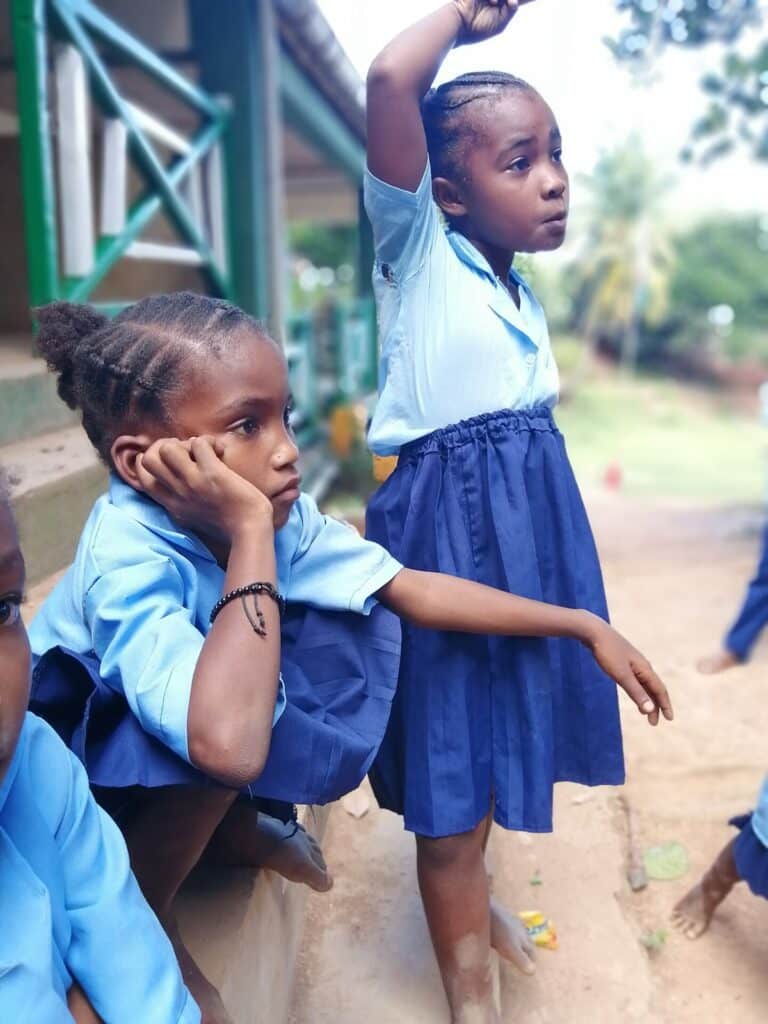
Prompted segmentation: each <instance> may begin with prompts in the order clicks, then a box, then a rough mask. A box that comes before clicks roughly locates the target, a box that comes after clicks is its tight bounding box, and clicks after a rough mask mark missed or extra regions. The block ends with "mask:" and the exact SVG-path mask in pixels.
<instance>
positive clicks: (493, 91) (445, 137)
mask: <svg viewBox="0 0 768 1024" xmlns="http://www.w3.org/2000/svg"><path fill="white" fill-rule="evenodd" d="M510 89H511V90H517V91H524V92H535V89H534V88H533V86H532V85H529V84H528V82H525V81H523V79H522V78H517V77H516V76H515V75H510V74H507V72H505V71H471V72H469V73H468V74H465V75H459V77H458V78H453V79H451V81H450V82H443V84H442V85H440V86H438V88H437V89H430V90H429V92H428V93H427V94H426V96H425V97H424V99H423V100H422V101H421V119H422V122H423V124H424V133H425V135H426V138H427V150H428V152H429V162H430V165H431V167H432V175H433V177H436V178H450V179H452V180H454V181H455V180H457V179H461V178H463V177H464V176H465V170H464V166H463V164H464V155H465V152H466V144H467V143H468V142H473V141H476V140H477V138H478V137H479V136H480V134H481V131H482V129H481V128H480V127H479V126H478V124H477V120H476V119H473V117H472V114H473V105H476V104H477V102H478V101H479V100H486V101H490V102H494V101H496V100H498V99H500V98H501V96H502V94H503V93H504V92H505V91H506V90H510Z"/></svg>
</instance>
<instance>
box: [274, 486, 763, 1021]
mask: <svg viewBox="0 0 768 1024" xmlns="http://www.w3.org/2000/svg"><path fill="white" fill-rule="evenodd" d="M589 504H590V511H591V514H592V518H593V522H594V525H595V530H596V534H597V537H598V543H599V545H600V549H601V554H602V557H603V562H604V568H605V574H606V581H607V586H608V592H609V598H610V602H611V608H612V614H613V618H614V621H615V623H616V625H617V626H618V628H620V629H621V630H623V631H624V632H625V633H626V634H627V635H628V636H629V637H631V638H632V640H633V641H634V642H635V643H636V644H637V645H638V646H639V647H640V648H641V649H642V650H643V651H644V652H646V653H647V654H648V656H649V657H650V658H651V660H652V661H653V662H654V664H655V666H656V668H657V670H658V671H659V672H660V673H661V674H662V676H663V677H664V678H665V680H666V682H667V684H668V686H669V688H670V690H671V691H672V694H673V697H674V700H675V706H676V712H677V721H676V722H675V723H674V725H673V726H671V727H670V726H668V725H667V726H665V725H662V726H660V727H659V728H658V729H657V730H654V729H651V728H649V727H648V725H647V724H646V723H645V721H644V720H643V719H641V717H640V716H639V715H638V714H637V713H635V712H633V711H632V709H631V707H630V706H629V705H628V703H627V702H626V701H625V702H624V704H623V712H624V726H625V737H626V754H627V768H628V778H629V781H628V784H627V786H626V787H624V790H623V792H624V794H625V795H626V797H627V798H628V799H629V801H630V802H631V806H632V808H633V809H634V812H635V815H636V818H637V827H638V829H639V833H640V837H641V840H642V842H643V844H644V845H651V844H654V843H657V842H662V841H666V840H677V841H679V842H681V843H683V844H684V845H685V846H686V847H687V849H688V851H689V855H690V861H691V868H690V871H689V873H688V875H687V876H686V877H685V878H684V879H682V880H680V881H675V882H653V883H651V884H650V885H649V887H648V888H647V889H646V890H645V891H644V892H642V893H640V894H635V895H633V894H632V893H631V892H630V890H629V887H628V886H627V884H626V881H625V852H626V835H625V819H624V817H623V815H622V812H621V809H620V805H619V801H618V799H617V796H618V791H614V790H610V789H600V790H585V789H581V788H580V787H576V786H566V785H564V786H561V787H559V788H558V791H557V795H556V825H555V828H556V831H555V833H554V834H553V835H551V836H526V835H521V834H504V833H502V832H500V831H499V830H496V831H495V832H494V836H493V839H492V849H491V861H492V866H493V871H494V876H495V883H494V884H495V888H496V892H497V895H499V896H500V897H501V898H502V899H503V900H504V901H505V902H506V903H507V905H508V906H510V907H511V908H514V909H516V910H522V909H531V908H536V909H541V910H543V911H544V912H546V913H547V914H548V915H550V916H551V917H552V919H553V920H554V921H555V922H556V925H557V928H558V932H559V936H560V949H559V950H558V951H556V952H550V951H546V950H545V951H542V952H541V953H540V954H539V971H538V974H537V975H536V976H535V977H534V978H531V979H528V978H523V977H521V976H519V975H517V974H515V973H514V972H513V971H512V970H511V969H508V968H506V967H505V966H502V969H501V973H500V997H501V1005H502V1011H503V1017H504V1020H505V1021H509V1022H513V1021H514V1022H519V1024H549V1022H552V1024H623V1022H632V1021H641V1022H648V1024H673V1022H674V1024H694V1022H695V1024H710V1022H712V1024H714V1022H717V1024H758V1022H760V1024H764V1022H765V1021H768V904H766V903H765V902H763V901H761V900H758V899H755V898H754V897H752V896H751V895H750V894H749V892H748V891H746V887H743V886H742V887H740V888H739V890H738V891H736V892H735V893H734V894H733V895H732V897H731V898H730V899H729V900H728V902H727V904H725V905H724V907H723V908H722V910H721V911H720V912H719V914H718V915H717V918H716V920H715V922H714V925H713V927H712V929H711V931H710V932H709V933H708V934H707V935H706V936H704V937H703V938H702V939H700V940H698V941H697V942H690V941H688V940H686V939H684V938H682V937H681V936H679V935H677V933H675V932H674V931H673V930H672V929H671V928H670V926H669V921H668V919H669V912H670V909H671V907H672V905H673V904H674V902H675V901H676V900H677V899H678V898H679V897H680V896H681V895H683V893H684V892H685V891H686V890H687V888H688V887H689V886H690V885H691V884H692V883H693V882H694V881H695V880H696V879H697V878H698V876H699V874H700V873H701V871H703V870H704V869H705V868H706V866H708V864H709V863H710V861H711V860H712V859H713V857H714V856H715V854H716V853H717V852H718V850H719V849H720V848H721V847H722V846H723V845H724V843H725V842H726V840H727V839H728V838H729V836H730V834H731V833H730V830H729V829H728V828H727V826H726V824H725V822H726V819H727V818H728V817H729V816H730V815H732V814H734V813H737V812H740V811H743V810H746V809H748V808H749V806H750V805H751V803H752V801H753V800H754V796H755V794H756V791H757V788H758V785H759V782H760V780H761V778H762V775H763V773H764V772H765V770H766V767H767V766H768V754H767V753H766V742H765V736H766V730H767V728H768V709H767V708H766V701H765V687H766V675H767V674H768V643H765V644H764V645H762V646H761V647H759V648H758V650H757V652H756V654H755V657H754V659H753V661H752V663H751V664H750V665H749V666H746V667H743V668H739V669H737V670H733V671H731V672H730V673H727V674H725V675H723V676H721V677H717V678H707V677H703V676H700V675H699V674H698V673H697V672H696V671H695V669H694V667H693V666H694V661H695V659H696V657H697V655H699V654H700V653H702V652H706V651H708V650H709V649H711V648H713V647H716V646H717V644H718V642H719V639H720V636H721V633H722V631H723V628H724V627H725V626H726V624H727V623H728V621H729V619H730V618H731V617H732V615H733V614H734V612H735V609H736V607H737V604H738V602H739V600H740V598H741V595H742V591H743V587H744V585H745V584H746V581H747V580H748V578H749V576H750V573H751V572H752V570H753V568H754V565H755V561H756V558H757V549H758V544H759V536H758V533H757V530H758V527H759V516H758V514H757V513H756V512H755V511H744V510H723V509H716V510H712V509H704V508H690V507H686V506H685V505H683V504H678V503H658V502H655V503H654V502H647V503H643V502H637V501H629V500H628V499H625V498H623V497H621V496H605V495H595V496H592V498H591V499H590V501H589ZM326 852H327V855H328V859H329V862H330V864H331V866H332V868H333V870H334V872H335V874H336V878H337V881H336V886H335V888H334V890H333V891H332V893H330V894H329V895H327V896H313V897H312V898H311V901H310V913H309V922H308V927H307V931H306V937H305V942H304V947H303V950H302V954H301V957H300V963H299V971H298V978H297V985H296V998H295V1003H294V1008H293V1017H292V1024H326V1022H328V1024H330V1022H334V1024H353V1022H354V1024H360V1022H362V1024H411V1022H413V1024H442V1022H445V1021H446V1019H447V1013H446V1007H445V1003H444V1000H443V996H442V992H441V989H440V984H439V979H438V975H437V970H436V967H435V965H434V963H433V959H432V954H431V950H430V947H429V941H428V936H427V932H426V927H425V924H424V921H423V918H422V913H421V907H420V904H419V899H418V895H417V890H416V884H415V874H414V864H413V848H412V838H411V837H410V836H408V835H407V834H405V833H404V832H403V831H402V829H401V826H400V822H399V819H397V818H396V817H395V816H393V815H391V814H388V813H387V812H382V811H379V810H377V809H375V806H373V807H372V809H371V810H370V812H369V813H368V814H367V816H366V817H364V818H362V819H361V820H355V819H353V818H351V817H349V816H348V815H346V814H345V813H344V812H343V811H342V810H340V809H339V808H337V809H336V810H335V812H334V816H333V819H332V823H331V829H330V838H329V840H328V842H327V845H326ZM532 879H540V881H541V884H539V885H531V880H532ZM659 929H661V930H662V932H661V942H660V948H659V949H658V950H657V951H656V952H653V953H648V952H647V950H646V949H645V948H644V946H643V944H642V942H641V939H642V938H643V936H644V935H647V934H649V933H655V932H657V931H658V930H659ZM664 930H666V931H667V934H666V936H665V935H664Z"/></svg>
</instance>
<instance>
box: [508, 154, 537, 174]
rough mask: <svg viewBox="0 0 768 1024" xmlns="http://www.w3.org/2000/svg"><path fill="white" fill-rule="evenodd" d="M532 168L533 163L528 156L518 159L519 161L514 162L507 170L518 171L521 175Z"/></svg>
mask: <svg viewBox="0 0 768 1024" xmlns="http://www.w3.org/2000/svg"><path fill="white" fill-rule="evenodd" d="M530 166H531V161H530V160H529V159H528V157H527V156H521V157H518V159H517V160H513V161H512V163H511V164H510V165H509V167H508V168H507V170H508V171H517V172H518V173H520V172H522V171H527V170H528V168H529V167H530Z"/></svg>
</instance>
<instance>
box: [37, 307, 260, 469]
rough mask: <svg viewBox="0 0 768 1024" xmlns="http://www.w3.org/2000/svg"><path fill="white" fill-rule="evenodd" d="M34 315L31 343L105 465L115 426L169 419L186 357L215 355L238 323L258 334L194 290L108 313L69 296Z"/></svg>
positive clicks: (237, 314)
mask: <svg viewBox="0 0 768 1024" xmlns="http://www.w3.org/2000/svg"><path fill="white" fill-rule="evenodd" d="M35 316H36V317H37V321H38V324H39V332H38V335H37V345H38V348H39V350H40V352H41V353H42V355H43V356H44V357H45V360H46V362H47V364H48V367H49V369H51V370H53V371H54V373H56V374H57V375H58V384H57V387H58V392H59V396H60V397H61V398H62V399H63V400H64V401H65V402H66V403H67V405H68V406H69V407H70V409H79V410H80V413H81V417H82V423H83V427H84V429H85V432H86V434H87V435H88V437H89V439H90V441H91V443H92V444H93V446H94V448H95V449H96V451H97V452H98V453H99V455H100V457H101V459H102V460H103V461H104V462H105V463H106V464H107V465H108V466H111V464H112V460H111V455H110V450H111V448H112V444H113V442H114V440H115V438H116V437H118V436H119V435H120V434H121V433H123V432H125V431H127V430H132V429H135V428H136V427H137V426H138V425H140V424H141V423H145V422H147V421H151V422H153V423H156V424H158V425H161V426H163V427H169V426H170V425H171V423H172V404H173V399H174V397H175V396H177V395H179V394H180V393H181V392H182V390H183V388H184V385H185V384H187V383H188V378H189V373H188V372H186V373H185V369H186V370H187V371H188V370H189V365H190V361H191V360H192V359H194V358H196V357H209V356H215V357H217V358H220V357H221V355H222V354H223V352H224V350H225V348H226V346H227V345H228V344H231V343H232V342H233V341H235V340H237V338H238V336H239V337H242V332H243V330H244V329H245V330H248V331H251V332H256V333H258V334H260V335H261V336H262V337H266V334H265V332H264V329H263V328H262V326H261V325H260V324H259V323H258V322H257V321H256V320H254V319H253V318H252V317H250V316H249V315H248V314H247V313H244V312H243V311H242V310H241V309H238V307H237V306H235V305H233V304H232V303H230V302H225V301H224V300H223V299H215V298H211V297H210V296H207V295H197V294H195V293H194V292H174V293H172V294H170V295H152V296H150V297H149V298H146V299H142V300H141V301H140V302H136V303H135V304H134V305H132V306H129V307H128V308H127V309H124V310H123V311H122V312H121V313H120V314H119V315H118V316H116V317H115V318H114V320H110V319H108V318H107V317H106V316H104V315H103V314H101V313H99V312H98V311H97V310H95V309H94V308H93V307H91V306H84V305H78V304H75V303H71V302H52V303H51V304H50V305H47V306H41V307H40V308H39V309H37V310H35Z"/></svg>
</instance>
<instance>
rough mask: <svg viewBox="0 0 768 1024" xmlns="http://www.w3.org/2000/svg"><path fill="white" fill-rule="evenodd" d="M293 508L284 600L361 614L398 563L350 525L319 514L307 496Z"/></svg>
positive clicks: (370, 603) (386, 581)
mask: <svg viewBox="0 0 768 1024" xmlns="http://www.w3.org/2000/svg"><path fill="white" fill-rule="evenodd" d="M298 504H299V515H300V519H301V522H300V527H299V529H297V531H296V534H295V535H294V536H295V545H294V546H293V549H292V550H291V551H290V553H289V559H290V569H289V582H288V593H287V595H286V596H287V597H288V600H289V601H297V602H302V603H304V604H310V605H314V606H315V607H316V608H327V609H329V610H335V611H352V612H358V613H360V614H363V615H367V614H368V613H369V612H370V611H371V609H372V608H373V607H374V605H375V604H376V598H375V594H376V593H377V591H379V590H381V588H382V587H383V586H385V585H386V584H387V583H389V582H390V580H392V579H393V578H394V577H395V576H396V575H397V574H398V573H399V572H400V571H401V569H402V568H403V567H402V565H401V564H400V562H398V561H397V559H395V558H393V557H392V556H391V555H390V554H389V552H388V551H385V550H384V548H383V547H381V546H380V545H379V544H374V543H373V541H369V540H365V539H364V538H363V537H361V536H360V535H359V534H358V533H357V531H356V530H355V529H354V528H353V527H351V526H348V525H347V524H346V523H342V522H339V520H337V519H333V518H332V517H331V516H324V515H322V513H321V512H320V510H319V509H318V507H317V505H316V504H315V503H314V501H313V500H312V499H311V498H310V497H309V496H308V495H306V494H304V495H302V496H301V499H300V502H299V503H298Z"/></svg>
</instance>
